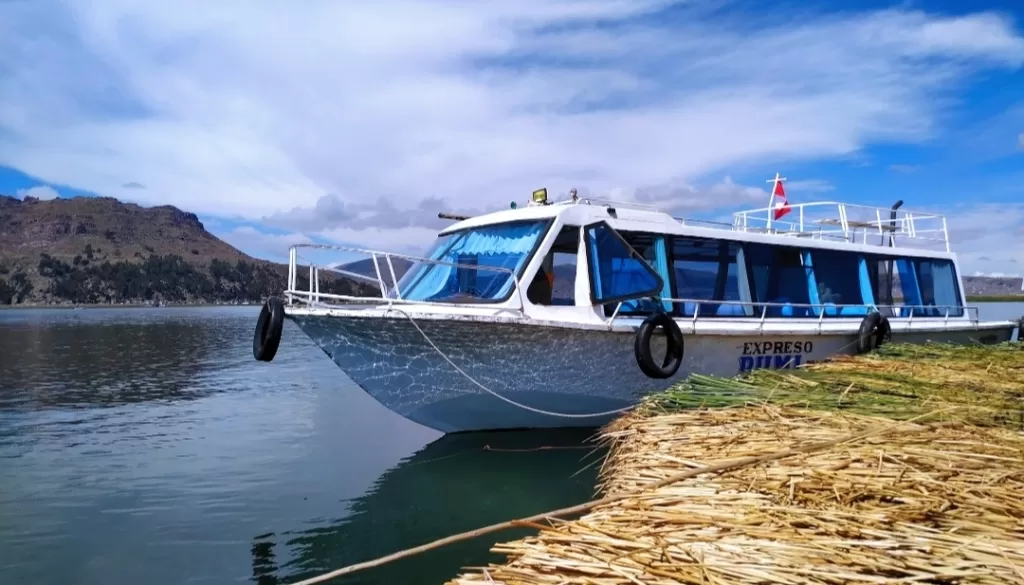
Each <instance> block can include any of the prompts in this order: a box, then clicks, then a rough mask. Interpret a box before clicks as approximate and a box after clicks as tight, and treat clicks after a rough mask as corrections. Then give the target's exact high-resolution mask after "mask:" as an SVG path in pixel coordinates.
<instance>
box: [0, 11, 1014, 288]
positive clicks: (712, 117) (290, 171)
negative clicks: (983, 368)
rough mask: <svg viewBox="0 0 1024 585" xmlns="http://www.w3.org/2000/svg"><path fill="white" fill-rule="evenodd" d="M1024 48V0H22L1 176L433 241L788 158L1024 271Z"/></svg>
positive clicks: (747, 175)
mask: <svg viewBox="0 0 1024 585" xmlns="http://www.w3.org/2000/svg"><path fill="white" fill-rule="evenodd" d="M851 6H855V8H851ZM1022 65H1024V7H1020V6H1019V2H1010V1H1003V2H998V3H988V4H980V3H976V2H967V1H945V2H900V3H885V2H877V1H871V2H858V3H856V4H852V3H841V2H824V3H820V2H819V3H807V2H777V3H772V4H770V5H766V3H763V2H753V1H749V0H747V1H729V0H691V1H690V2H674V1H672V0H629V1H622V0H508V1H504V0H497V1H494V2H487V3H480V2H471V1H470V0H419V1H416V2H413V1H411V0H379V1H378V2H373V3H363V4H351V3H340V2H333V1H330V0H310V1H308V2H303V3H299V4H290V5H287V6H285V5H283V4H280V3H276V2H269V1H259V0H257V1H250V0H224V1H223V2H218V3H215V4H214V3H209V2H203V1H200V0H183V1H182V2H177V3H174V4H166V3H123V2H116V1H114V0H99V1H96V2H89V3H82V2H71V1H58V0H31V1H28V0H15V1H12V2H3V3H0V95H3V96H4V100H3V104H4V107H2V108H0V193H7V194H11V195H24V194H26V193H31V194H34V195H40V196H43V197H49V196H55V195H59V196H61V197H70V196H76V195H83V194H85V195H88V194H102V195H108V196H113V197H117V198H119V199H123V200H128V201H134V202H137V203H140V204H143V205H159V204H171V205H176V206H178V207H181V208H182V209H186V210H189V211H193V212H195V213H197V214H199V216H200V218H201V219H202V220H203V221H204V223H205V224H206V225H207V227H208V228H209V229H211V231H213V232H214V233H216V234H217V235H219V236H220V237H222V238H224V239H226V240H227V241H229V242H231V243H232V244H235V245H237V246H239V247H240V248H242V249H243V250H245V251H246V252H249V253H251V254H253V255H256V256H260V257H266V258H273V259H281V258H283V255H284V250H285V249H286V248H287V245H288V244H289V243H293V242H310V241H316V242H328V241H336V242H347V243H356V244H360V245H366V246H370V247H374V248H378V249H379V248H387V249H394V250H398V251H414V250H417V249H421V248H422V247H424V246H425V245H427V244H429V242H430V239H431V238H432V237H433V234H434V233H435V231H436V229H437V227H438V225H439V224H438V222H437V220H436V213H437V211H441V210H447V211H484V210H488V209H498V208H505V207H507V206H508V202H509V201H510V200H512V199H518V200H520V201H522V200H524V199H526V198H527V197H528V195H529V192H530V191H531V190H532V189H534V188H536V187H539V186H547V187H548V188H549V190H551V191H553V192H556V193H558V192H564V191H566V190H568V188H570V187H577V188H579V189H580V191H581V192H585V193H591V194H595V195H605V196H614V197H617V198H640V199H644V200H646V201H653V202H655V203H657V204H659V205H661V206H663V207H665V208H666V209H670V210H672V211H674V212H676V213H681V214H687V215H695V216H703V217H717V216H720V215H723V214H728V213H729V212H731V211H733V210H735V209H738V208H744V207H761V206H763V205H764V204H765V203H766V200H767V191H765V189H766V187H767V186H766V184H765V182H764V181H765V179H767V178H769V177H771V176H773V175H774V174H775V172H776V171H778V172H781V173H782V174H783V175H784V176H787V177H788V178H789V179H790V184H789V186H788V188H787V192H788V193H789V195H790V199H791V201H794V202H798V201H805V200H808V199H841V200H847V201H852V202H863V203H867V204H879V205H884V206H888V205H890V204H891V203H892V202H893V201H895V200H896V199H903V200H904V201H905V202H906V203H905V207H906V208H911V209H913V208H924V209H930V210H941V211H944V212H945V213H946V214H947V215H948V216H949V221H950V227H951V231H952V233H953V235H954V236H955V237H956V239H957V242H956V245H957V251H958V252H960V254H961V262H962V263H963V265H964V267H965V269H966V271H967V272H968V273H978V272H980V273H988V274H994V273H1006V274H1020V273H1022V272H1024V267H1021V268H1018V262H1020V263H1021V264H1024V70H1022Z"/></svg>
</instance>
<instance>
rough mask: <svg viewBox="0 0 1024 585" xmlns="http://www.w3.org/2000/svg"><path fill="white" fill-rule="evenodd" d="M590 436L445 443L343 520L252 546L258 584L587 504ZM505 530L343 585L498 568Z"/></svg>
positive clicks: (530, 435)
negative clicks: (498, 545)
mask: <svg viewBox="0 0 1024 585" xmlns="http://www.w3.org/2000/svg"><path fill="white" fill-rule="evenodd" d="M593 434H594V430H593V429H562V430H558V429H556V430H543V431H524V432H494V433H472V434H459V435H449V436H446V437H442V438H441V439H439V440H437V441H435V442H433V443H431V444H429V445H427V446H426V447H424V448H423V449H422V450H420V451H419V452H417V453H416V454H415V455H413V456H412V457H410V458H408V459H407V460H405V461H403V462H402V463H400V464H399V465H398V466H396V467H394V468H392V469H391V470H389V471H387V472H386V473H384V474H383V475H382V476H381V477H380V478H379V479H378V480H377V482H376V483H375V484H374V486H373V487H372V488H371V489H370V490H368V491H367V493H366V494H365V495H363V496H361V497H358V498H356V499H354V500H353V501H352V502H351V505H350V507H349V515H348V516H346V517H345V518H342V519H334V520H322V521H314V522H311V524H312V525H311V526H310V527H309V528H307V529H305V530H301V531H292V532H284V533H281V534H274V533H270V534H263V535H260V536H257V537H255V538H254V539H253V544H252V555H253V558H252V563H253V564H252V572H253V577H252V581H253V583H256V584H257V585H281V584H284V583H291V582H294V581H297V580H301V579H305V578H308V577H312V576H314V575H316V574H319V573H322V572H326V571H329V570H332V569H337V568H339V567H342V566H346V565H350V564H352V563H357V562H361V561H366V560H370V559H374V558H377V557H380V556H383V555H386V554H389V553H392V552H395V551H397V550H400V549H403V548H407V547H411V546H416V545H419V544H422V543H426V542H430V541H432V540H436V539H438V538H443V537H445V536H448V535H451V534H455V533H458V532H463V531H466V530H471V529H473V528H478V527H480V526H485V525H488V524H493V523H496V522H501V521H504V520H510V519H514V518H519V517H523V516H529V515H532V514H537V513H540V512H545V511H548V510H554V509H557V508H562V507H565V506H570V505H573V504H578V503H581V502H584V501H587V500H588V499H590V498H591V497H592V496H593V495H594V486H595V484H596V477H597V468H598V466H599V463H600V461H601V459H602V457H603V456H604V451H603V449H597V448H596V446H595V445H594V444H593V443H592V442H589V441H588V439H589V438H590V437H592V436H593ZM529 532H530V531H529V530H527V529H516V530H509V531H506V532H503V533H499V534H495V535H489V536H484V537H482V538H479V539H476V540H473V541H467V542H460V543H454V544H451V545H449V546H447V547H444V548H441V549H438V550H434V551H430V552H427V553H423V554H421V555H418V556H415V557H410V558H407V559H402V560H400V561H396V562H394V563H391V564H388V565H384V566H382V567H378V568H374V569H368V570H366V571H362V572H359V573H355V574H353V575H351V576H349V577H346V578H344V579H341V580H339V581H338V582H339V583H348V584H355V583H360V584H385V583H388V584H393V583H405V584H410V585H413V584H416V583H430V584H432V585H436V584H437V583H442V582H444V581H446V580H447V579H450V578H451V577H453V576H454V575H455V574H456V573H457V572H458V571H459V570H460V568H462V567H464V566H469V565H479V564H485V563H486V562H488V561H499V560H500V558H499V557H498V556H497V555H489V554H488V550H489V549H490V547H491V546H492V545H493V544H494V543H495V542H497V541H498V540H509V539H512V538H518V537H521V536H524V535H526V534H528V533H529Z"/></svg>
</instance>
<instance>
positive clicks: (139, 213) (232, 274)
mask: <svg viewBox="0 0 1024 585" xmlns="http://www.w3.org/2000/svg"><path fill="white" fill-rule="evenodd" d="M287 274H288V267H287V266H286V265H283V264H275V263H271V262H267V261H264V260H259V259H256V258H252V257H250V256H247V255H246V254H244V253H242V252H241V251H239V250H237V249H236V248H234V247H232V246H231V245H230V244H228V243H226V242H224V241H222V240H220V239H218V238H217V237H216V236H214V235H213V234H211V233H210V232H208V231H207V230H206V228H205V227H204V226H203V224H202V222H200V221H199V218H197V217H196V216H195V214H192V213H188V212H185V211H181V210H180V209H177V208H175V207H171V206H167V205H165V206H160V207H141V206H138V205H135V204H130V203H122V202H120V201H118V200H116V199H113V198H109V197H96V198H93V197H74V198H70V199H53V200H49V201H40V200H38V199H34V198H31V197H28V198H26V199H25V200H24V201H22V200H19V199H16V198H14V197H7V196H2V195H0V304H77V303H146V302H157V301H162V302H171V303H215V302H219V303H240V302H259V301H260V300H262V299H263V298H265V297H267V296H269V295H271V294H278V293H280V292H281V291H283V290H284V289H285V284H286V279H287ZM299 278H300V280H301V279H302V271H300V276H299ZM299 286H300V287H304V286H306V285H305V284H303V283H300V284H299ZM365 290H367V288H366V286H365V285H364V284H362V283H358V282H355V281H353V280H350V279H345V278H329V279H327V281H326V282H324V281H322V282H321V291H322V292H336V293H339V294H351V293H353V292H356V291H365Z"/></svg>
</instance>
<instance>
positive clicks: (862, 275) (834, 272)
mask: <svg viewBox="0 0 1024 585" xmlns="http://www.w3.org/2000/svg"><path fill="white" fill-rule="evenodd" d="M809 252H810V255H811V266H812V268H813V270H814V280H815V286H816V287H817V293H818V302H819V303H821V304H822V305H824V311H825V316H826V317H846V316H854V315H867V314H868V310H869V307H871V306H874V304H875V300H874V299H875V294H874V289H873V288H872V280H871V274H870V267H869V265H868V262H867V260H866V259H865V258H864V257H863V256H862V255H860V254H857V253H854V252H842V251H838V250H822V249H811V250H809ZM876 271H877V267H876ZM876 274H877V273H876Z"/></svg>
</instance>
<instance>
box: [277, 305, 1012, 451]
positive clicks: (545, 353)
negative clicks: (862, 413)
mask: <svg viewBox="0 0 1024 585" xmlns="http://www.w3.org/2000/svg"><path fill="white" fill-rule="evenodd" d="M289 318H291V319H292V320H293V321H295V322H296V323H297V324H298V325H299V327H300V328H301V329H302V330H303V331H304V332H305V333H306V334H307V335H308V336H309V337H310V338H311V339H312V340H313V341H314V342H315V343H316V344H317V345H319V346H320V348H321V349H323V351H324V352H325V353H326V354H327V355H328V356H330V357H331V359H332V360H334V362H335V363H336V364H337V365H338V366H339V367H340V368H341V369H342V370H344V372H345V373H346V374H347V375H348V376H349V377H350V378H352V380H353V381H355V383H356V384H358V385H359V386H360V387H361V388H362V389H363V390H365V391H366V392H367V393H368V394H370V395H371V396H372V397H373V398H374V399H376V400H377V401H379V402H380V403H381V404H383V405H384V406H385V407H387V408H388V409H390V410H392V411H394V412H396V413H398V414H400V415H402V416H404V417H405V418H408V419H410V420H413V421H415V422H417V423H419V424H422V425H425V426H427V427H430V428H433V429H436V430H438V431H441V432H445V433H453V432H463V431H477V430H495V429H514V428H550V427H572V426H597V425H601V424H603V423H605V422H607V421H608V420H610V419H612V418H613V417H614V416H615V413H608V411H614V410H616V409H624V408H628V407H630V406H632V405H634V404H636V403H637V401H639V400H640V399H641V398H643V397H644V396H645V395H647V394H649V393H651V392H656V391H659V390H664V389H666V388H668V387H670V386H672V385H673V384H675V383H677V382H679V381H680V380H683V379H685V378H686V376H688V375H689V374H691V373H700V374H712V375H718V376H733V375H736V374H738V373H742V372H744V371H749V370H751V369H754V368H776V369H778V368H792V367H796V366H798V365H800V364H806V363H809V362H813V361H818V360H822V359H825V358H828V357H830V356H833V355H837V354H845V353H853V352H854V348H855V347H856V341H857V337H856V334H855V333H854V332H853V330H852V329H851V330H850V332H849V333H826V332H822V333H821V334H818V333H816V332H808V333H799V334H798V333H795V332H790V333H769V332H765V334H764V335H757V334H735V333H730V334H718V335H716V334H703V333H702V334H699V335H693V334H684V337H685V356H684V360H683V364H682V366H681V367H680V369H679V371H678V372H677V373H676V375H675V376H673V377H671V378H668V379H663V380H659V379H651V378H648V377H647V376H645V375H644V374H643V373H642V372H641V371H640V369H639V367H638V366H637V364H636V361H635V358H634V353H633V340H634V336H633V334H631V333H629V332H623V331H602V330H594V329H577V328H572V327H555V326H542V325H533V324H523V323H498V322H490V323H489V322H482V321H480V320H431V319H418V320H417V321H416V322H415V324H414V322H413V321H411V320H410V319H408V318H406V317H403V316H401V315H398V314H395V315H394V316H387V317H379V316H378V317H363V316H338V315H336V314H335V315H327V314H323V313H320V314H316V313H298V314H290V315H289ZM858 324H859V323H855V324H853V325H852V327H853V328H855V327H856V325H858ZM417 326H418V327H419V328H417ZM893 329H894V331H893V335H892V339H893V341H899V342H910V343H924V342H928V341H933V342H952V343H979V342H981V343H998V342H1003V341H1008V340H1010V339H1011V337H1012V334H1013V331H1014V328H1013V327H1012V326H1010V325H1008V324H999V326H998V327H984V325H983V326H982V328H974V327H971V328H959V329H949V328H948V327H942V328H941V329H937V330H932V331H927V330H921V329H917V330H913V331H901V330H900V329H899V327H897V326H896V324H895V323H894V327H893ZM943 329H945V330H943ZM421 330H422V332H421ZM684 331H685V329H684ZM431 342H433V344H434V345H436V346H437V347H436V348H435V347H434V346H433V345H431ZM442 354H443V355H442ZM446 358H447V359H446ZM448 360H450V362H449V361H448ZM452 364H454V365H455V366H458V369H456V367H454V366H453V365H452ZM460 369H461V370H462V371H461V372H460V371H459V370H460ZM594 413H604V414H600V415H597V416H587V415H592V414H594Z"/></svg>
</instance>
